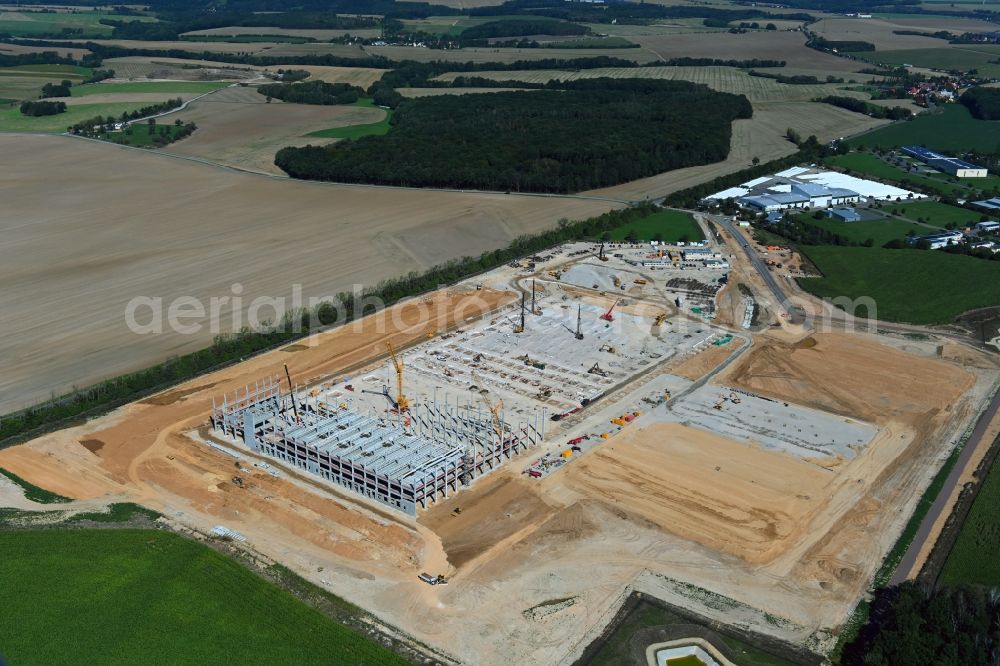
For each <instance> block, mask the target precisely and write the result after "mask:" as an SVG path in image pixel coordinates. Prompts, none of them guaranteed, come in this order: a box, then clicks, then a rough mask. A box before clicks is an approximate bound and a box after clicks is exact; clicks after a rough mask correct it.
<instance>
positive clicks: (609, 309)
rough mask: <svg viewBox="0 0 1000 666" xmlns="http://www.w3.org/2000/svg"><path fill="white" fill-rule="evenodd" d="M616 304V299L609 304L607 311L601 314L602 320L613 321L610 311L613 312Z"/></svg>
mask: <svg viewBox="0 0 1000 666" xmlns="http://www.w3.org/2000/svg"><path fill="white" fill-rule="evenodd" d="M616 305H618V301H615V302H614V303H612V304H611V307H610V308H608V311H607V312H605V313H604V314H602V315H601V319H603V320H604V321H614V320H615V318H614V316H613V315H612V314H611V313H612V312H614V310H615V306H616Z"/></svg>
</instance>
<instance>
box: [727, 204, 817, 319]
mask: <svg viewBox="0 0 1000 666" xmlns="http://www.w3.org/2000/svg"><path fill="white" fill-rule="evenodd" d="M708 217H709V219H711V220H712V221H713V222H715V223H716V224H718V225H719V226H720V227H722V228H723V229H725V230H726V231H727V232H728V233H729V235H730V236H732V237H733V240H735V241H736V243H737V244H738V245H739V246H740V247H741V248H743V251H744V252H745V253H746V255H747V258H748V259H750V263H752V264H753V267H754V268H755V269H757V272H758V273H759V274H760V277H761V279H762V280H764V284H766V285H767V288H768V289H770V290H771V293H772V294H774V300H775V302H776V303H778V304H779V305H781V307H783V308H784V309H785V312H787V313H788V321H789V322H790V323H792V324H801V323H803V322H804V321H805V317H804V316H803V315H802V313H801V311H800V310H799V308H798V307H796V306H795V305H793V304H792V303H791V302H790V301H789V300H788V296H787V295H786V294H785V291H784V290H783V289H782V288H781V285H779V284H778V281H777V279H775V277H774V273H773V272H771V270H769V269H768V267H767V264H765V263H764V260H763V259H761V258H760V255H759V254H757V251H756V250H755V249H754V247H753V245H752V244H751V243H750V241H748V240H747V239H746V237H744V236H743V234H741V233H740V232H739V230H738V229H737V228H736V227H735V226H734V225H733V223H732V221H731V220H730V219H729V218H728V217H724V216H721V215H709V216H708Z"/></svg>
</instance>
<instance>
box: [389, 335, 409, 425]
mask: <svg viewBox="0 0 1000 666" xmlns="http://www.w3.org/2000/svg"><path fill="white" fill-rule="evenodd" d="M385 346H386V348H387V349H388V350H389V358H391V359H392V365H393V367H394V368H395V369H396V409H397V410H399V411H401V412H406V411H409V410H410V401H409V400H408V399H407V398H406V396H405V395H404V394H403V357H402V356H399V355H398V354H396V348H395V347H393V346H392V343H391V342H386V343H385Z"/></svg>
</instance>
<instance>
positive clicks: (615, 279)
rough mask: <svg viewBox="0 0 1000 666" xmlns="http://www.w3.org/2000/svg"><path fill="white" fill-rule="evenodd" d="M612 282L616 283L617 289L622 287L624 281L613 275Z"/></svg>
mask: <svg viewBox="0 0 1000 666" xmlns="http://www.w3.org/2000/svg"><path fill="white" fill-rule="evenodd" d="M611 281H612V282H614V283H615V287H616V288H617V287H620V286H622V279H621V278H620V277H618V276H617V275H612V276H611Z"/></svg>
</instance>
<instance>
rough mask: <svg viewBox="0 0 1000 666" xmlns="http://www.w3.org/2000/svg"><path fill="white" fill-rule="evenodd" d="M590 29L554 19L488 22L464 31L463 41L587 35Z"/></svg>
mask: <svg viewBox="0 0 1000 666" xmlns="http://www.w3.org/2000/svg"><path fill="white" fill-rule="evenodd" d="M589 32H590V28H588V27H586V26H582V25H577V24H576V23H567V22H565V21H556V20H553V19H508V20H506V21H487V22H486V23H480V24H479V25H474V26H471V27H469V28H466V29H465V30H463V31H462V35H461V37H462V40H463V41H464V40H468V39H493V38H496V37H520V36H522V35H586V34H587V33H589Z"/></svg>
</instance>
